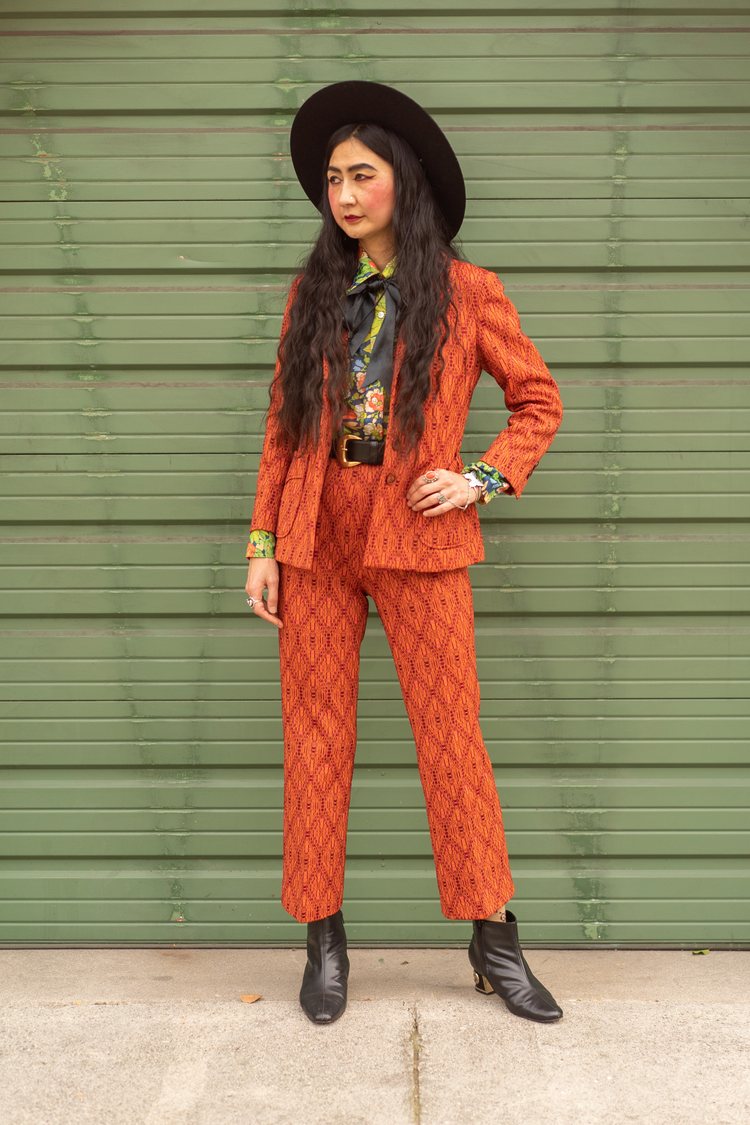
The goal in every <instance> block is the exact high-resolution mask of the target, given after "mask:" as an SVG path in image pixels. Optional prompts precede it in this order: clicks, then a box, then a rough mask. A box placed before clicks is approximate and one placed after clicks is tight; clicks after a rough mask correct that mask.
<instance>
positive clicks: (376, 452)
mask: <svg viewBox="0 0 750 1125" xmlns="http://www.w3.org/2000/svg"><path fill="white" fill-rule="evenodd" d="M384 452H385V442H384V441H372V440H368V439H367V438H358V437H355V435H354V434H344V435H343V436H341V437H337V438H334V439H333V441H332V442H331V457H335V458H336V460H337V461H338V463H339V464H340V465H363V464H364V465H382V463H383V454H384Z"/></svg>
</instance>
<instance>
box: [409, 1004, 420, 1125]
mask: <svg viewBox="0 0 750 1125" xmlns="http://www.w3.org/2000/svg"><path fill="white" fill-rule="evenodd" d="M411 1015H412V1021H411V1033H410V1036H409V1038H410V1039H411V1110H412V1121H413V1122H414V1125H421V1121H422V1099H421V1090H420V1084H419V1063H420V1058H421V1053H422V1036H421V1035H420V1032H419V1009H418V1007H417V1005H416V1004H415V1005H414V1007H413V1008H412V1012H411Z"/></svg>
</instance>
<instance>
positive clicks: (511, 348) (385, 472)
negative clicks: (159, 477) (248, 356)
mask: <svg viewBox="0 0 750 1125" xmlns="http://www.w3.org/2000/svg"><path fill="white" fill-rule="evenodd" d="M451 279H452V283H453V288H454V298H453V309H454V313H453V321H452V329H451V332H450V335H449V338H448V340H447V341H446V343H445V347H444V349H443V356H444V360H445V368H444V370H443V372H442V375H441V377H440V381H439V388H438V391H437V393H435V390H434V388H435V381H434V372H435V371H436V369H437V358H436V359H435V361H434V363H433V391H432V393H431V394H430V396H429V398H428V400H427V402H426V403H425V407H424V411H425V428H424V433H423V434H422V438H421V440H420V442H419V445H418V447H417V449H416V451H414V452H412V454H411V457H410V458H409V459H404V458H403V457H399V455H398V454H397V453H396V452H395V450H394V449H393V446H392V443H391V441H390V433H391V429H392V427H391V426H389V427H388V428H387V429H386V435H385V450H384V460H383V469H382V473H381V476H380V482H379V486H378V490H377V493H376V497H375V506H374V510H373V513H372V518H371V520H370V525H369V533H368V537H367V543H366V546H365V554H364V560H363V562H364V565H365V566H377V567H389V568H391V569H396V570H422V571H438V570H452V569H455V568H457V567H463V566H469V565H471V564H472V563H477V562H482V560H483V559H484V557H485V556H484V541H483V538H482V531H481V525H480V520H479V515H478V513H477V510H476V504H471V505H470V506H469V507H468V508H467V509H466V510H465V511H462V510H461V509H459V508H451V509H450V510H449V511H448V512H446V513H445V514H444V515H440V516H432V517H430V518H428V517H425V516H423V515H422V513H421V512H415V511H413V510H412V509H411V508H409V506H408V505H407V503H406V493H407V491H408V489H409V487H410V485H411V483H412V482H413V481H414V479H415V477H417V476H418V475H419V474H420V473H423V472H425V470H427V469H439V468H443V469H450V470H451V471H452V472H459V471H460V469H461V466H462V464H463V463H464V462H463V459H462V457H461V442H462V440H463V435H464V429H465V426H466V420H467V417H468V413H469V406H470V403H471V398H472V395H473V393H474V388H475V387H476V384H477V382H478V380H479V376H480V375H481V373H482V371H483V370H484V371H488V372H489V373H490V375H492V377H493V379H495V381H496V382H497V383H498V384H499V386H500V387H501V389H502V391H503V395H504V398H505V406H506V408H507V410H508V411H509V412H510V417H509V419H508V424H507V425H506V427H505V428H504V429H503V430H501V432H500V433H499V434H498V435H497V437H496V438H495V439H494V440H493V441H492V444H491V445H490V447H489V449H487V450H486V452H484V453H482V454H481V460H483V461H486V462H487V463H488V464H490V465H493V466H495V467H496V468H497V469H499V470H500V472H501V473H503V474H504V475H505V476H506V477H507V478H508V480H509V481H510V483H511V486H512V493H511V495H514V496H515V497H516V499H520V497H521V494H522V492H523V490H524V488H525V486H526V482H527V481H528V479H529V477H530V476H531V474H532V472H533V471H534V469H535V468H536V466H537V465H538V464H539V461H540V460H541V458H542V456H543V455H544V454H545V453H546V451H547V449H548V448H549V446H550V444H551V442H552V439H553V438H554V436H555V433H556V431H557V429H558V427H559V425H560V422H561V420H562V414H563V409H562V401H561V399H560V392H559V390H558V386H557V383H556V382H555V380H554V379H553V378H552V376H551V375H550V373H549V370H548V369H547V366H546V364H545V363H544V360H543V359H542V357H541V356H540V354H539V352H538V351H537V349H536V347H535V346H534V344H533V343H532V341H531V340H530V339H529V338H528V337H527V336H526V335H524V333H523V331H522V330H521V326H520V323H519V318H518V313H517V311H516V308H515V306H514V305H513V303H512V302H511V301H510V299H509V298H508V297H507V296H506V295H505V292H504V289H503V285H502V282H501V281H500V280H499V278H498V277H497V275H496V274H495V273H493V272H491V271H490V270H486V269H483V268H482V267H481V266H475V265H473V264H472V263H470V262H464V261H460V260H458V259H454V260H453V262H452V263H451ZM299 280H300V279H299V277H296V278H295V279H294V281H293V282H292V285H291V287H290V290H289V295H288V299H287V303H286V309H285V311H284V318H283V321H282V326H281V338H282V339H283V337H284V334H285V332H286V330H287V328H288V324H289V313H290V309H291V307H292V304H293V302H294V299H295V296H296V292H297V287H298V285H299ZM404 350H405V346H404V342H403V340H402V339H398V340H397V342H396V348H395V353H394V367H393V379H392V384H391V403H392V404H393V403H394V402H395V401H396V394H397V391H398V375H399V369H400V367H401V363H402V362H403V356H404ZM279 372H280V365H279V361H278V358H277V361H276V369H275V372H274V378H273V383H272V386H271V403H270V406H269V410H268V419H267V423H266V432H265V437H264V440H263V451H262V454H261V460H260V467H259V470H258V483H257V488H256V494H255V503H254V506H253V511H252V516H251V521H250V529H249V530H250V531H254V530H256V529H258V528H265V530H267V531H273V532H274V533H275V535H276V549H275V558H276V560H277V562H281V563H289V564H291V565H292V566H297V567H302V568H303V569H306V570H309V569H310V568H311V566H312V560H313V551H314V547H315V531H316V524H317V518H318V508H319V504H320V495H321V491H322V488H323V480H324V478H325V473H326V468H327V464H328V458H329V450H330V445H331V440H332V433H331V421H332V419H331V409H330V403H329V402H328V395H327V394H326V380H327V378H328V362H327V360H326V359H325V358H324V360H323V381H324V386H323V390H324V393H323V411H322V416H321V427H320V440H319V442H318V445H317V447H316V448H315V449H314V450H307V451H305V452H304V453H302V452H300V451H299V450H292V449H291V448H290V443H289V442H288V440H287V439H285V438H284V435H283V434H282V433H281V431H280V428H279V426H278V425H277V422H276V415H277V411H278V408H279V405H280V398H279V396H280V393H281V391H280V383H279V379H278V377H279ZM352 472H356V469H352ZM497 502H498V501H497V500H496V501H495V503H497ZM505 502H506V503H507V498H506V500H505ZM253 554H254V548H253V546H252V545H251V544H248V547H247V550H246V556H247V558H252V557H253Z"/></svg>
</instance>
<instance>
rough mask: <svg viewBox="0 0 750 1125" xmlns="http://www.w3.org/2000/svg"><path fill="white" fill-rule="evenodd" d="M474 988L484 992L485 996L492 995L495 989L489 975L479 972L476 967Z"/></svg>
mask: <svg viewBox="0 0 750 1125" xmlns="http://www.w3.org/2000/svg"><path fill="white" fill-rule="evenodd" d="M474 988H475V989H476V990H477V992H483V993H484V994H485V996H490V995H491V994H492V993H493V992H494V991H495V990H494V988H493V987H492V985H491V984H490V982H489V981H488V980H487V977H485V976H483V975H482V973H478V972H477V971H476V969H475V970H474Z"/></svg>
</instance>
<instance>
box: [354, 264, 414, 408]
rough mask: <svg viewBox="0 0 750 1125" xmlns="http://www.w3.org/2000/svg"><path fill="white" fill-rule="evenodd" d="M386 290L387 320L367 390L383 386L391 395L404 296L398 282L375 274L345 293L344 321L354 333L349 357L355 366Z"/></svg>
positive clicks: (369, 370) (368, 374) (376, 346)
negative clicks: (376, 384)
mask: <svg viewBox="0 0 750 1125" xmlns="http://www.w3.org/2000/svg"><path fill="white" fill-rule="evenodd" d="M383 289H385V316H384V317H383V323H382V324H381V326H380V329H379V331H378V334H377V336H376V337H375V342H374V344H373V346H372V351H371V352H370V359H369V362H368V364H367V367H366V368H365V386H366V387H369V386H372V384H373V383H376V382H380V383H382V384H383V387H384V388H385V390H386V391H389V390H390V387H391V380H392V378H393V348H394V343H395V326H396V316H397V313H398V308H399V305H400V302H401V293H400V292H399V288H398V283H397V282H396V280H395V278H394V277H383V275H382V274H379V273H373V274H370V276H369V277H366V278H365V279H364V281H360V282H359V284H357V285H352V286H351V287H350V288H349V289H348V290H347V293H346V308H345V313H344V317H345V322H346V326H347V328H348V329H349V332H350V333H351V338H350V341H349V354H350V357H351V360H352V363H353V362H354V360H355V358H356V356H357V353H358V352H359V350H360V348H361V347H362V345H363V344H364V342H365V340H366V338H367V335H368V333H369V331H370V328H371V327H372V320H373V316H374V315H375V305H376V303H377V300H378V297H379V296H380V294H381V293H382V291H383Z"/></svg>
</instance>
